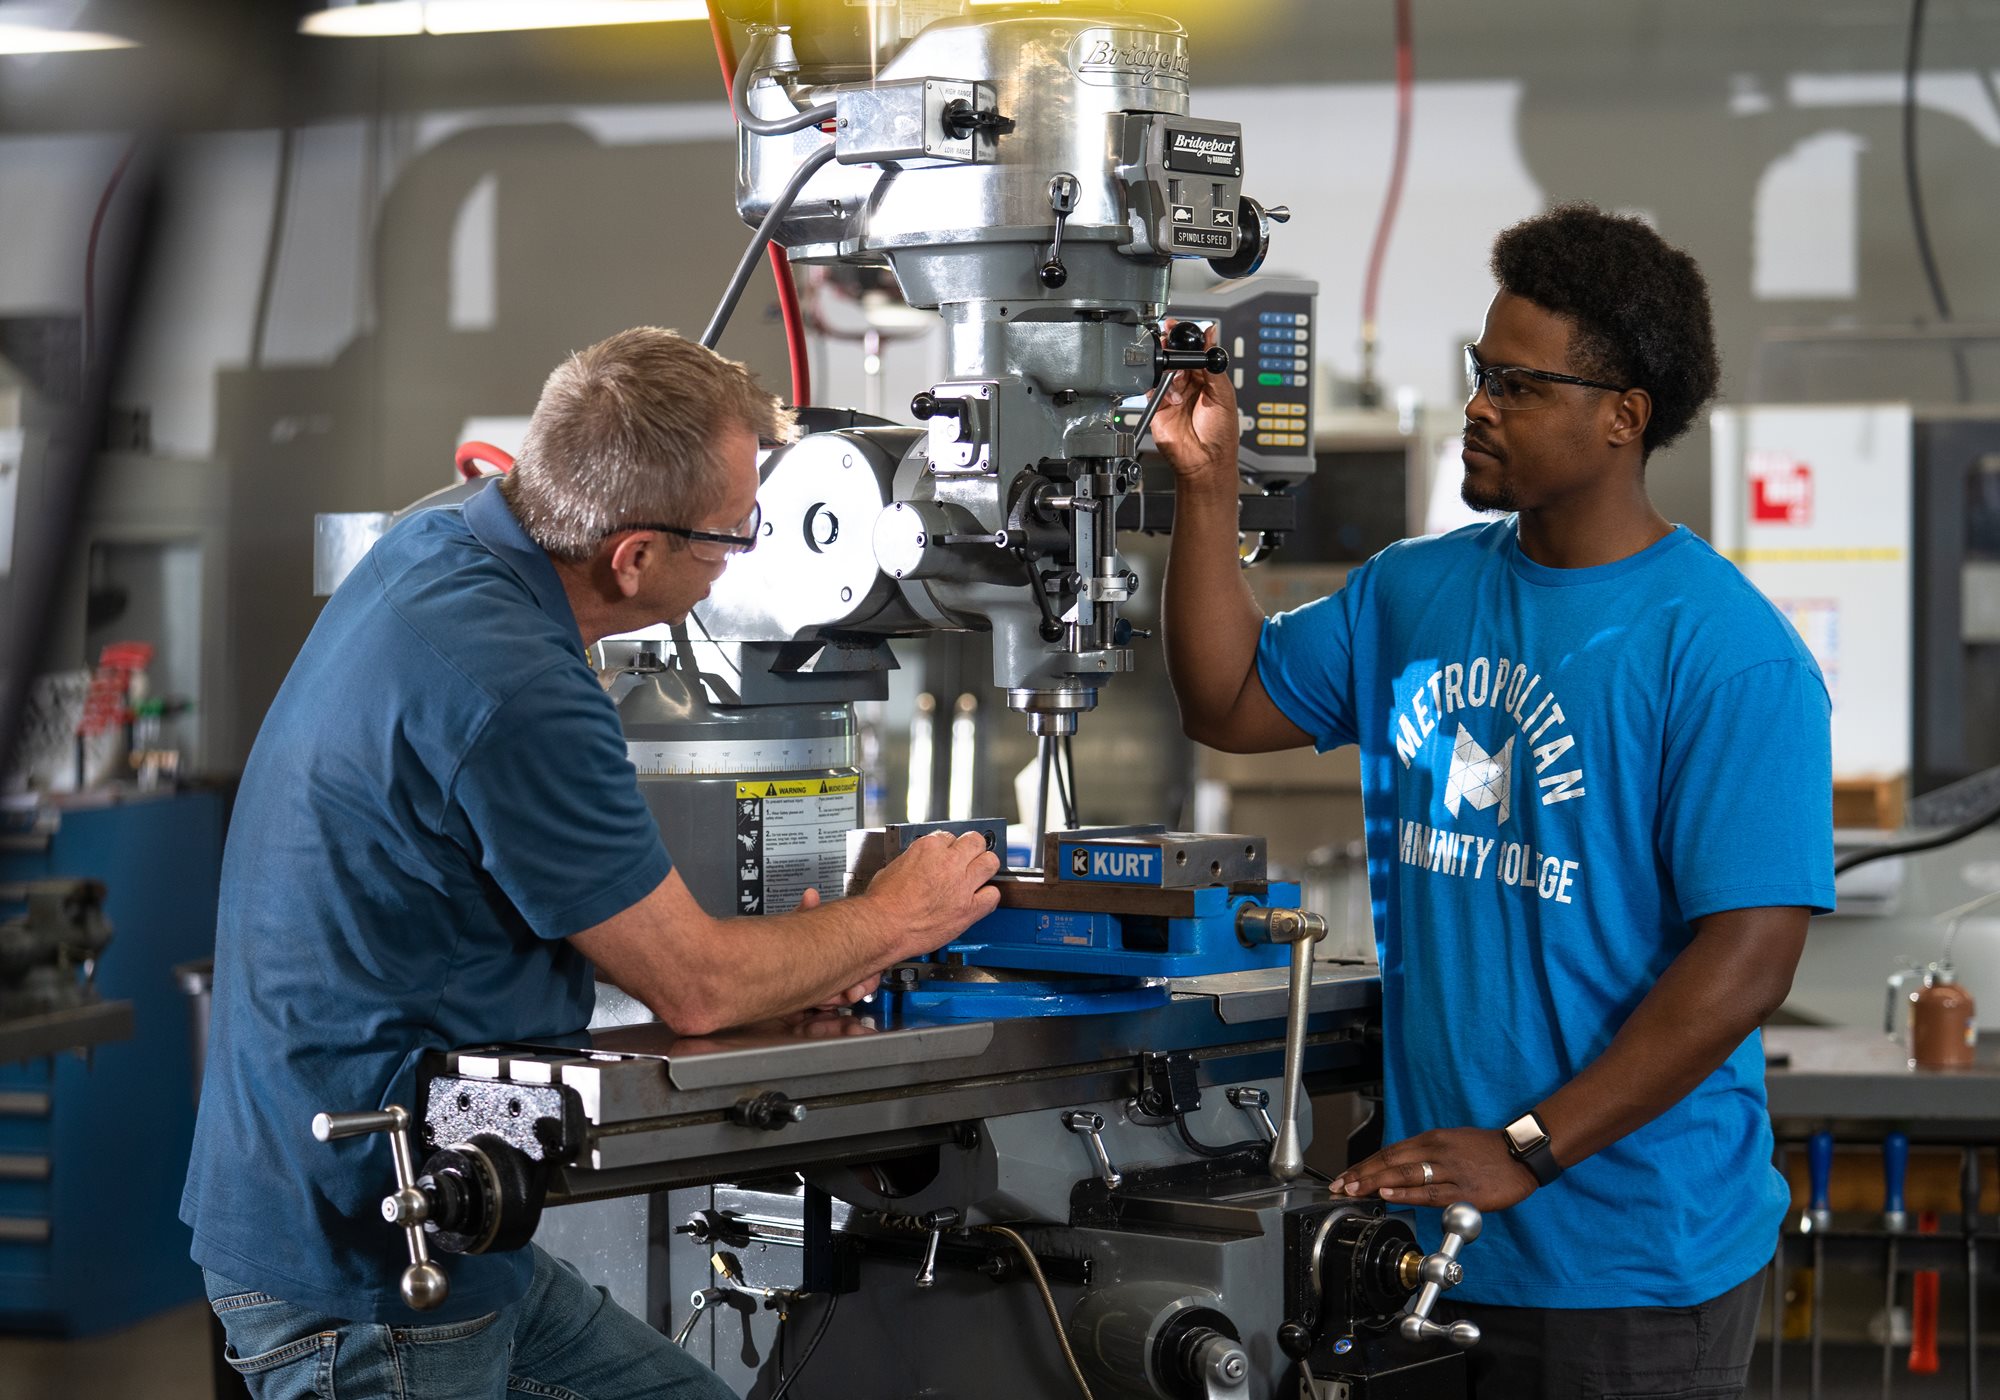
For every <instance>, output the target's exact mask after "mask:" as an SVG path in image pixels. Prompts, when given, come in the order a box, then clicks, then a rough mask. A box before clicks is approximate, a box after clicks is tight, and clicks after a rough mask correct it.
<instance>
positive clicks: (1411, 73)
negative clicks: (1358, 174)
mask: <svg viewBox="0 0 2000 1400" xmlns="http://www.w3.org/2000/svg"><path fill="white" fill-rule="evenodd" d="M1416 80H1417V65H1416V54H1415V45H1414V44H1413V42H1412V40H1411V37H1410V0H1396V154H1395V157H1394V159H1393V161H1392V162H1391V165H1390V170H1389V193H1388V194H1387V195H1386V196H1384V198H1383V200H1382V217H1381V220H1380V221H1379V222H1378V223H1377V224H1376V225H1375V246H1374V247H1373V248H1372V249H1370V250H1369V253H1368V281H1367V283H1366V284H1365V285H1364V287H1363V290H1362V293H1361V336H1362V339H1363V340H1366V341H1368V342H1369V343H1371V344H1372V343H1373V342H1374V340H1375V302H1376V297H1377V294H1378V293H1379V292H1380V291H1381V287H1382V263H1383V260H1384V259H1385V258H1386V257H1387V256H1388V253H1389V232H1390V230H1391V229H1392V228H1394V226H1395V223H1396V206H1397V205H1399V204H1400V203H1401V202H1402V199H1403V172H1404V171H1405V170H1406V169H1407V168H1408V166H1409V163H1410V116H1411V109H1412V108H1413V106H1414V105H1415V104H1414V98H1415V93H1416Z"/></svg>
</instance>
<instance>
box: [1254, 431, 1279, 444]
mask: <svg viewBox="0 0 2000 1400" xmlns="http://www.w3.org/2000/svg"><path fill="white" fill-rule="evenodd" d="M1280 436H1282V434H1279V433H1259V434H1257V445H1258V446H1259V447H1276V446H1277V445H1278V439H1279V437H1280Z"/></svg>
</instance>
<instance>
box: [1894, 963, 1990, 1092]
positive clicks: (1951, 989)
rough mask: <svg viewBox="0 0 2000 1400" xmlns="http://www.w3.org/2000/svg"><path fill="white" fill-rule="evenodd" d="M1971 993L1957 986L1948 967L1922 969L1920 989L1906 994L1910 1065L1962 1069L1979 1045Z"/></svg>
mask: <svg viewBox="0 0 2000 1400" xmlns="http://www.w3.org/2000/svg"><path fill="white" fill-rule="evenodd" d="M1977 1014H1978V1009H1977V1007H1975V1006H1974V1004H1973V1000H1972V993H1970V992H1968V991H1966V990H1965V988H1963V987H1961V986H1960V985H1959V984H1958V973H1957V972H1956V971H1955V970H1954V969H1953V968H1952V966H1951V964H1950V963H1943V962H1936V963H1932V964H1931V965H1930V966H1929V967H1927V968H1925V969H1924V985H1923V986H1922V987H1920V988H1919V989H1918V990H1916V991H1914V992H1911V993H1910V1063H1911V1064H1912V1065H1920V1066H1922V1067H1923V1068H1925V1069H1964V1068H1966V1067H1968V1066H1969V1065H1971V1063H1972V1055H1973V1051H1974V1049H1975V1048H1976V1047H1977V1045H1978V1043H1979V1023H1978V1020H1977V1019H1976V1017H1977Z"/></svg>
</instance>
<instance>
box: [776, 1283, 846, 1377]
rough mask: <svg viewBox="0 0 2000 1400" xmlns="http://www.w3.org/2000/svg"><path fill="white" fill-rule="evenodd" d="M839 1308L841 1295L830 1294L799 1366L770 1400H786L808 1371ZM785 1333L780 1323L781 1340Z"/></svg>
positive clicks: (795, 1367)
mask: <svg viewBox="0 0 2000 1400" xmlns="http://www.w3.org/2000/svg"><path fill="white" fill-rule="evenodd" d="M839 1306H840V1295H839V1294H838V1293H829V1294H828V1295H827V1299H826V1311H825V1312H824V1313H821V1314H820V1319H819V1326H817V1327H815V1328H813V1334H812V1340H810V1341H808V1342H807V1343H806V1349H805V1350H804V1351H803V1352H801V1353H799V1364H798V1365H796V1366H794V1367H793V1368H792V1373H791V1374H790V1375H789V1376H786V1377H785V1378H784V1379H783V1380H781V1381H779V1382H778V1388H777V1389H776V1390H774V1391H772V1392H771V1395H770V1400H785V1394H786V1392H787V1391H789V1390H790V1389H791V1388H792V1386H793V1384H794V1383H795V1382H796V1381H797V1380H798V1378H799V1377H800V1376H801V1375H802V1374H804V1372H805V1369H806V1363H807V1362H808V1361H810V1360H812V1359H813V1353H814V1352H816V1351H818V1350H819V1343H820V1339H821V1338H822V1337H824V1336H825V1335H826V1329H827V1327H828V1326H829V1325H830V1324H831V1323H832V1322H833V1312H834V1309H835V1308H838V1307H839ZM784 1331H785V1325H784V1324H783V1323H779V1324H778V1335H779V1337H780V1338H781V1339H782V1338H783V1336H784ZM779 1369H780V1372H781V1373H782V1371H783V1367H782V1366H781V1367H780V1368H779Z"/></svg>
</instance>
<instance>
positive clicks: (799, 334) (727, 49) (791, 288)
mask: <svg viewBox="0 0 2000 1400" xmlns="http://www.w3.org/2000/svg"><path fill="white" fill-rule="evenodd" d="M708 35H709V38H711V39H713V40H714V41H715V61H716V64H717V65H718V66H719V67H720V68H721V69H722V92H723V97H724V99H725V100H726V101H728V102H729V104H730V106H729V115H730V117H731V119H732V120H733V119H734V118H735V116H736V101H735V86H736V45H735V44H733V43H731V42H730V39H729V22H728V21H727V20H725V19H724V18H723V17H722V11H721V9H720V7H719V6H718V5H717V3H716V0H708ZM767 251H768V252H769V254H770V258H771V278H772V280H773V281H774V282H776V283H777V284H778V317H779V319H780V320H781V321H783V322H784V325H785V354H786V356H787V357H788V358H789V359H790V360H791V366H792V404H793V406H794V407H797V408H804V407H805V406H806V405H807V404H809V403H811V402H812V359H811V356H810V354H809V353H808V352H807V349H806V323H805V317H804V316H803V315H801V314H800V311H799V289H798V286H797V285H796V284H795V283H794V282H793V281H792V263H791V259H789V258H787V257H786V256H785V250H784V249H783V248H780V247H779V246H778V245H777V244H776V243H772V244H770V245H769V246H768V249H767Z"/></svg>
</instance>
